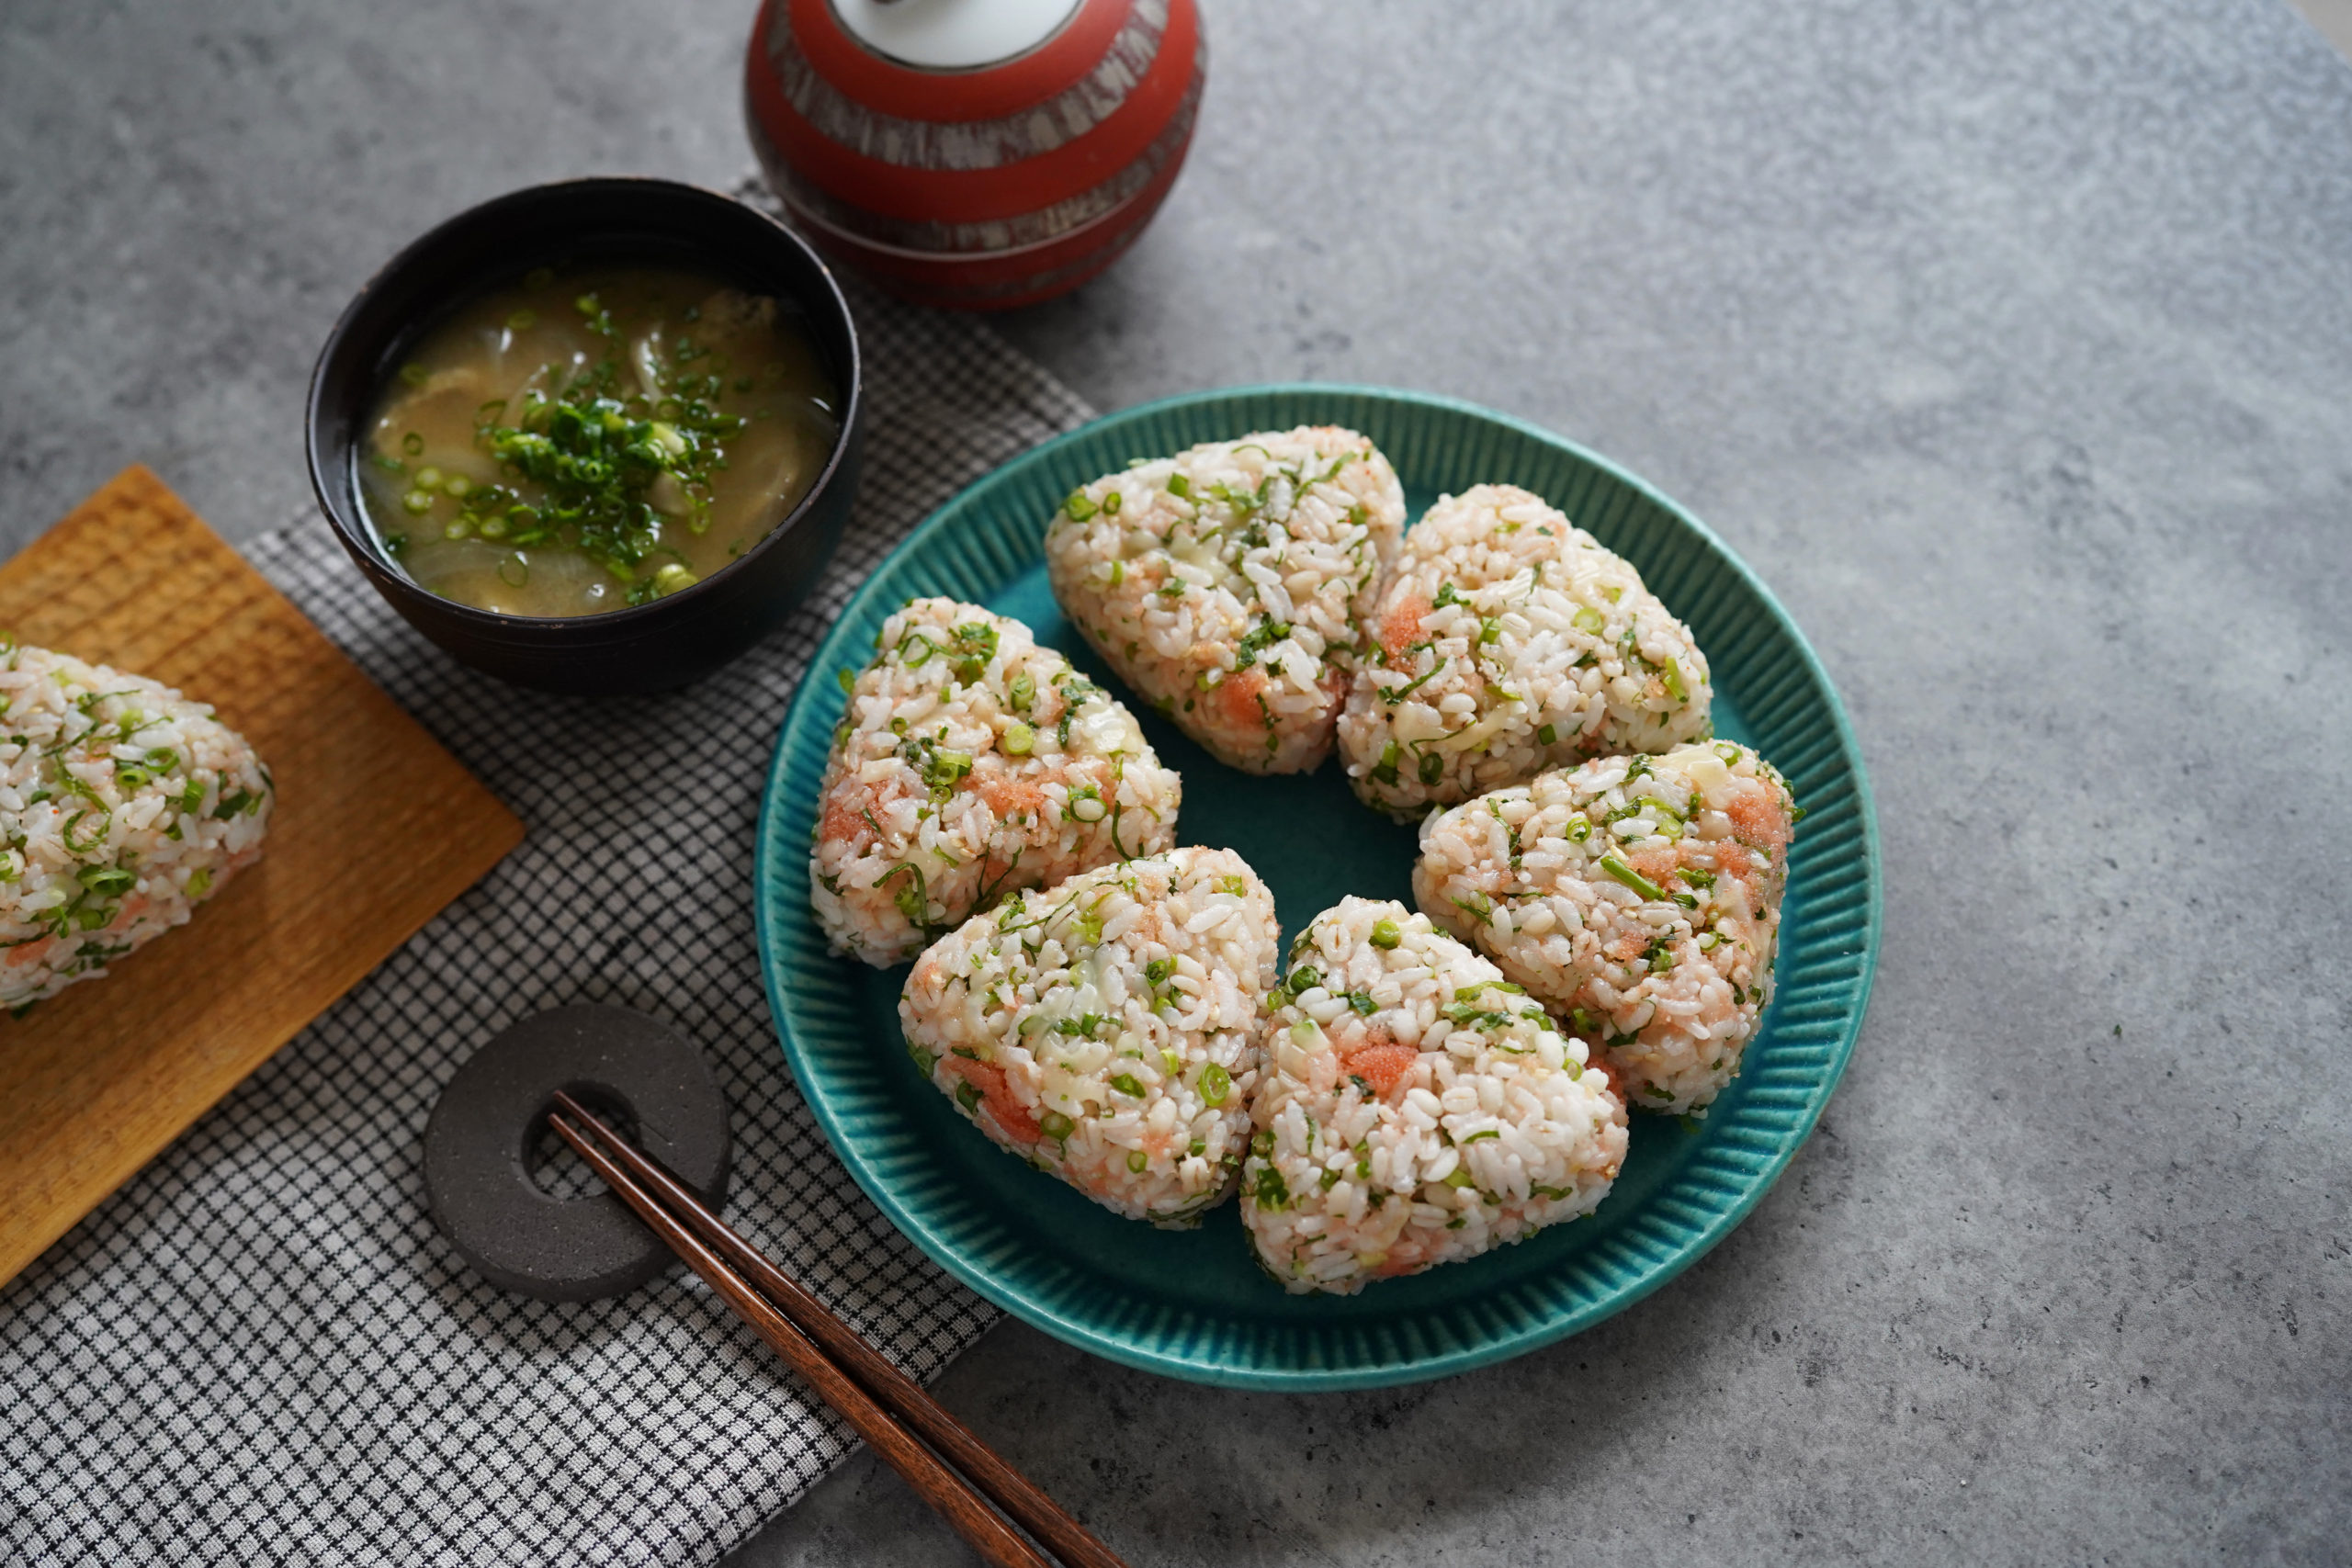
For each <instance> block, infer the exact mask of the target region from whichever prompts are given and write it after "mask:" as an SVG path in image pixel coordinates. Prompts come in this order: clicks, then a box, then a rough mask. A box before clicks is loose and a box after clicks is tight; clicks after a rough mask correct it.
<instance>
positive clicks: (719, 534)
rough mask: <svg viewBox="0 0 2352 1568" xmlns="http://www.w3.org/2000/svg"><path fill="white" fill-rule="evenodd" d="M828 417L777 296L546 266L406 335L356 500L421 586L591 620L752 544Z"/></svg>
mask: <svg viewBox="0 0 2352 1568" xmlns="http://www.w3.org/2000/svg"><path fill="white" fill-rule="evenodd" d="M838 409H839V403H838V401H837V389H836V388H835V387H834V385H833V381H832V378H831V376H830V375H828V374H827V372H826V370H825V367H824V364H823V362H822V361H821V360H820V358H819V357H818V355H817V351H816V347H815V345H814V344H812V343H811V342H810V340H809V335H808V333H807V332H806V330H805V329H804V328H803V327H802V326H801V325H800V323H799V321H797V318H796V317H795V315H794V313H793V311H792V310H791V308H790V307H789V306H786V305H782V304H780V303H779V302H778V301H776V300H775V299H765V298H762V297H758V296H754V295H750V294H746V293H743V292H741V290H738V289H734V288H726V287H724V286H722V285H720V284H718V283H717V282H715V281H714V280H712V279H711V278H709V277H707V276H699V275H697V274H695V273H692V272H686V271H679V270H675V269H670V268H662V267H650V266H629V265H611V266H589V267H576V268H570V269H566V270H564V271H561V272H557V271H555V270H553V269H549V268H541V269H539V270H537V271H536V272H533V273H531V274H529V275H528V276H526V277H525V278H524V279H523V280H522V282H521V284H520V285H519V286H518V287H515V288H506V289H501V290H498V291H495V292H492V293H490V294H487V295H484V296H483V297H481V298H480V299H475V300H472V301H470V302H469V303H468V304H466V305H464V306H463V307H461V308H460V309H459V310H458V311H457V312H456V313H455V314H454V315H452V316H451V317H450V318H449V319H448V320H447V321H443V322H441V323H440V324H439V325H438V326H435V328H434V329H433V330H432V331H431V332H430V333H426V334H425V336H424V338H423V339H422V340H420V341H419V342H418V343H417V344H416V345H415V347H414V349H413V352H412V353H411V355H409V358H408V362H407V363H406V364H404V365H402V366H401V369H400V373H399V374H398V375H397V376H396V377H394V378H392V379H391V381H390V384H389V386H388V387H387V388H386V389H385V391H384V394H383V397H382V399H381V400H380V401H379V405H378V412H377V416H376V420H375V423H374V426H373V428H372V430H371V432H370V434H369V439H368V451H367V453H366V455H365V456H364V457H362V458H361V461H360V473H361V484H360V491H361V495H362V497H363V500H364V502H365V504H366V505H367V508H368V513H369V519H370V521H371V522H372V523H373V524H374V525H375V528H376V532H377V534H378V536H379V537H380V538H381V539H382V541H383V544H384V548H385V551H386V553H387V554H388V555H390V557H391V558H393V559H394V560H396V561H397V562H399V563H400V565H401V569H402V570H405V571H406V572H407V573H408V574H409V576H410V577H412V578H413V579H414V580H415V581H416V582H417V583H418V584H419V585H420V586H421V587H424V588H425V589H428V590H430V591H431V592H435V593H438V594H440V595H441V596H442V597H444V598H446V599H454V600H457V601H458V602H459V603H461V604H473V605H477V606H479V607H480V608H482V609H485V610H497V611H502V612H503V613H505V614H508V615H598V614H601V613H603V612H605V611H607V610H617V609H621V608H623V607H625V606H627V605H629V604H645V603H647V602H649V601H650V600H653V599H657V598H660V597H662V596H663V595H664V594H669V593H674V592H678V591H679V590H680V589H683V588H687V587H690V586H692V585H693V584H694V583H695V582H697V581H701V580H702V579H703V578H706V577H707V576H709V575H710V574H711V573H712V572H715V571H717V570H719V569H720V568H722V567H724V566H726V565H727V564H728V563H729V561H731V560H733V559H735V558H737V557H738V556H740V555H741V554H742V553H743V552H744V551H745V550H748V549H750V548H751V547H752V545H754V544H756V543H757V542H758V541H759V540H760V539H761V538H762V537H763V536H765V535H766V534H767V533H768V531H769V530H770V529H772V528H774V527H775V525H777V524H778V523H779V522H781V521H782V520H783V519H784V517H785V516H786V513H789V512H790V511H791V510H792V508H793V507H794V506H795V505H796V504H797V503H798V502H799V500H800V498H801V497H802V496H803V495H805V494H807V493H808V491H809V485H810V484H811V483H812V482H814V481H815V479H816V477H817V475H818V473H819V472H820V471H821V470H822V468H824V464H825V459H826V457H827V456H828V455H829V454H830V453H831V451H832V446H833V441H834V438H835V436H836V435H837V434H838V433H839V431H840V418H839V413H838Z"/></svg>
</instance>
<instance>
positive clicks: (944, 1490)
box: [548, 1116, 1053, 1568]
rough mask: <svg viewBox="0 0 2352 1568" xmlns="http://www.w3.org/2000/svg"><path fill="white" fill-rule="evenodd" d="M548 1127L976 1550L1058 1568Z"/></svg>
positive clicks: (697, 1244)
mask: <svg viewBox="0 0 2352 1568" xmlns="http://www.w3.org/2000/svg"><path fill="white" fill-rule="evenodd" d="M548 1126H550V1127H553V1128H554V1129H555V1130H556V1132H557V1134H559V1135H560V1136H561V1137H562V1139H563V1140H564V1142H566V1143H568V1144H570V1145H571V1146H572V1147H573V1148H575V1149H577V1150H579V1151H580V1157H581V1158H582V1159H584V1160H586V1161H587V1162H588V1164H589V1166H590V1168H593V1169H594V1171H595V1172H596V1174H597V1175H598V1176H601V1177H603V1178H604V1179H605V1185H607V1186H609V1187H610V1188H612V1190H614V1191H616V1192H617V1193H619V1194H620V1196H621V1199H622V1201H625V1202H626V1203H628V1206H629V1207H630V1208H632V1209H635V1210H636V1211H637V1213H638V1217H639V1218H640V1219H642V1220H643V1221H644V1222H645V1223H646V1224H649V1225H650V1226H651V1227H652V1228H653V1230H654V1232H655V1233H656V1234H657V1235H660V1236H661V1237H662V1240H663V1241H665V1242H668V1243H669V1244H670V1248H671V1250H672V1251H673V1252H675V1253H676V1254H677V1255H678V1256H679V1257H680V1258H684V1259H685V1260H686V1265H687V1267H688V1268H690V1269H693V1270H694V1271H695V1273H697V1274H699V1275H701V1276H702V1277H703V1278H704V1279H705V1280H708V1281H709V1283H710V1288H711V1289H712V1290H714V1291H717V1292H718V1294H719V1297H720V1299H721V1300H723V1301H725V1302H726V1303H727V1304H728V1305H729V1307H731V1308H733V1309H734V1312H735V1315H736V1316H738V1317H740V1318H741V1319H742V1320H743V1321H744V1322H746V1323H748V1324H750V1325H752V1327H753V1328H754V1329H756V1330H758V1331H759V1336H760V1337H761V1338H763V1339H764V1340H766V1341H767V1342H768V1343H769V1344H771V1345H773V1346H775V1348H776V1349H777V1351H778V1352H780V1353H781V1354H782V1355H783V1357H784V1359H785V1360H786V1363H787V1364H789V1365H790V1366H791V1368H792V1370H793V1371H796V1372H798V1373H799V1374H800V1375H801V1377H802V1378H803V1379H804V1380H806V1381H807V1382H808V1383H809V1386H810V1387H812V1388H814V1389H815V1390H816V1391H817V1393H818V1395H819V1396H820V1398H822V1399H823V1400H824V1402H825V1403H826V1404H830V1405H831V1406H832V1407H833V1408H834V1409H836V1410H838V1411H840V1412H841V1413H842V1416H846V1417H847V1418H848V1420H849V1424H850V1425H851V1426H852V1427H855V1428H856V1430H857V1435H858V1436H859V1437H861V1438H865V1440H866V1441H867V1442H868V1443H869V1444H871V1445H873V1448H874V1451H875V1452H876V1453H878V1454H880V1455H881V1456H882V1457H883V1458H884V1459H885V1460H887V1461H889V1464H890V1467H891V1468H892V1469H893V1470H896V1471H897V1472H899V1474H900V1475H903V1476H905V1477H906V1479H907V1484H908V1485H910V1486H911V1487H913V1488H914V1489H915V1492H916V1494H917V1495H919V1496H921V1497H922V1500H923V1501H924V1502H926V1503H928V1504H930V1505H931V1506H933V1508H935V1509H937V1510H938V1511H939V1513H940V1515H941V1516H942V1517H944V1518H945V1519H946V1520H947V1522H948V1524H950V1525H951V1526H953V1527H954V1528H955V1530H956V1534H957V1535H960V1536H962V1537H963V1538H964V1539H965V1540H967V1541H968V1542H970V1543H971V1545H972V1548H973V1550H974V1551H978V1553H979V1554H980V1555H981V1556H983V1557H985V1558H987V1559H988V1560H989V1562H993V1563H996V1564H997V1565H998V1568H1053V1564H1052V1563H1051V1562H1049V1561H1047V1559H1046V1556H1045V1555H1044V1554H1043V1553H1042V1552H1040V1551H1038V1550H1037V1549H1036V1548H1035V1547H1034V1546H1032V1545H1030V1544H1029V1543H1028V1542H1027V1541H1025V1540H1023V1539H1022V1538H1021V1537H1020V1536H1019V1535H1018V1534H1016V1533H1014V1531H1013V1529H1012V1526H1011V1525H1008V1524H1006V1523H1005V1522H1004V1519H1003V1517H1001V1516H1000V1515H999V1514H998V1513H997V1511H996V1510H995V1509H994V1508H991V1507H989V1505H988V1500H987V1499H986V1498H985V1497H983V1496H981V1495H980V1494H979V1493H978V1491H977V1490H975V1489H974V1487H973V1486H972V1484H971V1483H969V1482H967V1481H966V1480H965V1479H964V1478H963V1477H962V1476H960V1475H958V1474H956V1472H954V1471H952V1470H950V1469H948V1468H947V1466H946V1465H945V1464H944V1463H943V1462H942V1461H940V1459H939V1456H938V1455H936V1454H934V1453H933V1452H932V1451H931V1450H929V1449H927V1448H924V1447H923V1446H922V1444H921V1443H919V1442H917V1441H916V1440H915V1438H914V1437H913V1435H912V1434H910V1432H908V1430H907V1429H906V1428H905V1427H901V1426H900V1425H899V1423H898V1422H897V1421H896V1420H894V1419H892V1418H891V1416H890V1413H889V1412H888V1411H887V1410H885V1409H883V1408H882V1407H881V1406H880V1405H879V1404H876V1403H875V1402H874V1399H873V1397H872V1396H871V1395H870V1394H868V1393H866V1392H865V1390H864V1389H863V1388H861V1387H859V1386H858V1384H857V1382H855V1380H854V1379H853V1378H851V1377H850V1375H849V1374H848V1373H847V1372H844V1371H842V1370H841V1369H840V1368H839V1367H837V1366H835V1365H833V1363H832V1362H831V1360H829V1359H826V1357H825V1354H824V1352H823V1351H821V1350H820V1349H818V1348H817V1347H816V1346H815V1345H813V1344H811V1343H810V1342H809V1338H808V1337H807V1336H805V1335H803V1334H802V1333H801V1332H800V1331H799V1330H798V1329H797V1328H795V1327H794V1326H793V1325H792V1320H791V1319H789V1318H787V1317H786V1316H785V1315H784V1314H782V1313H780V1312H778V1311H777V1310H776V1309H775V1307H774V1306H773V1305H772V1304H770V1303H769V1302H768V1301H767V1299H766V1298H765V1297H763V1296H762V1295H761V1294H760V1293H759V1292H757V1291H755V1290H753V1289H752V1286H751V1284H750V1283H749V1282H748V1281H746V1280H744V1279H743V1277H742V1276H741V1275H740V1274H738V1273H736V1272H735V1270H734V1269H730V1268H729V1267H728V1266H727V1263H726V1260H725V1259H723V1258H720V1257H719V1256H718V1254H717V1253H716V1252H713V1251H712V1250H711V1249H710V1248H709V1247H706V1246H704V1245H703V1243H702V1241H701V1239H700V1238H699V1237H697V1236H696V1235H695V1234H694V1233H693V1232H692V1231H690V1230H688V1229H687V1228H686V1227H685V1226H684V1224H681V1223H680V1222H679V1221H678V1220H676V1219H675V1218H673V1216H672V1215H671V1213H669V1211H668V1210H666V1209H664V1208H662V1205H661V1204H660V1203H659V1202H657V1201H655V1200H654V1198H653V1196H652V1194H651V1193H650V1192H648V1191H646V1190H644V1189H643V1188H641V1187H639V1185H638V1184H637V1183H636V1182H635V1181H634V1180H632V1179H630V1177H629V1175H628V1172H627V1171H625V1170H623V1169H622V1168H621V1167H620V1166H619V1165H618V1164H616V1163H615V1161H614V1160H613V1158H612V1156H609V1155H607V1154H605V1152H604V1150H603V1149H601V1148H599V1147H597V1145H596V1144H595V1142H594V1140H592V1139H591V1138H590V1137H589V1136H588V1134H585V1133H582V1131H580V1130H579V1129H578V1128H576V1127H574V1126H572V1125H571V1123H570V1122H567V1121H565V1120H564V1119H563V1118H562V1117H561V1116H549V1117H548Z"/></svg>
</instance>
